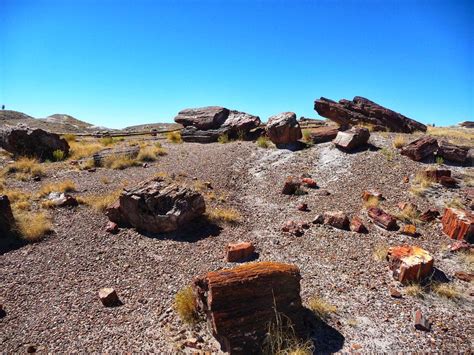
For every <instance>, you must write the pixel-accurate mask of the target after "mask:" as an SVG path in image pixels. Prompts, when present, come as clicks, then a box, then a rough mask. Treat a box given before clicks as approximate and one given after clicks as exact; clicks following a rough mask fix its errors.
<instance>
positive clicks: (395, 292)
mask: <svg viewBox="0 0 474 355" xmlns="http://www.w3.org/2000/svg"><path fill="white" fill-rule="evenodd" d="M390 296H392V297H393V298H402V294H401V293H400V291H398V290H397V289H396V288H395V287H390Z"/></svg>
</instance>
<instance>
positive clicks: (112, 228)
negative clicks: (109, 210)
mask: <svg viewBox="0 0 474 355" xmlns="http://www.w3.org/2000/svg"><path fill="white" fill-rule="evenodd" d="M105 231H106V232H107V233H111V234H117V233H118V232H119V227H118V225H117V223H115V222H111V221H109V222H108V223H107V226H106V227H105Z"/></svg>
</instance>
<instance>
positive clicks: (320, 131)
mask: <svg viewBox="0 0 474 355" xmlns="http://www.w3.org/2000/svg"><path fill="white" fill-rule="evenodd" d="M338 133H339V129H338V128H336V127H318V128H315V129H313V130H311V133H310V134H309V136H310V139H311V142H313V143H314V144H319V143H326V142H330V141H332V140H333V139H334V138H336V136H337V134H338Z"/></svg>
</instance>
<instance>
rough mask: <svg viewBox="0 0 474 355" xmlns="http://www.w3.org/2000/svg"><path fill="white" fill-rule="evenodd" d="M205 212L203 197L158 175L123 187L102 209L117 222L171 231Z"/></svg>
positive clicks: (156, 231)
mask: <svg viewBox="0 0 474 355" xmlns="http://www.w3.org/2000/svg"><path fill="white" fill-rule="evenodd" d="M205 211H206V205H205V202H204V197H203V196H202V195H201V194H200V193H198V192H196V191H194V190H192V189H190V188H187V187H185V186H180V185H177V184H168V183H167V182H165V181H164V180H162V179H160V178H155V179H152V180H150V181H145V182H143V183H141V184H139V185H138V186H136V187H133V188H131V189H124V191H123V192H122V194H121V195H120V198H119V200H118V202H117V203H115V204H114V205H112V206H111V207H109V208H108V209H107V211H106V215H107V217H109V220H111V221H112V222H115V223H117V224H119V225H127V224H129V225H131V226H133V227H135V228H137V229H139V230H143V231H148V232H152V233H163V232H171V231H174V230H176V229H178V228H180V227H182V226H184V225H185V224H186V223H188V222H190V221H191V220H193V219H195V218H196V217H199V216H201V215H202V214H203V213H204V212H205Z"/></svg>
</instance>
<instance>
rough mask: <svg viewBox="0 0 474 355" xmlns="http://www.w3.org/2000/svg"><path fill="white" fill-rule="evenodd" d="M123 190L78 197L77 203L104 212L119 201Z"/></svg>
mask: <svg viewBox="0 0 474 355" xmlns="http://www.w3.org/2000/svg"><path fill="white" fill-rule="evenodd" d="M121 193H122V189H118V190H115V191H112V192H109V193H106V194H102V195H88V196H78V197H77V202H79V203H80V204H83V205H87V206H90V207H92V208H93V209H95V210H96V211H98V212H103V211H105V210H106V209H107V207H109V206H110V205H112V204H113V203H114V202H116V201H117V200H118V198H119V197H120V194H121Z"/></svg>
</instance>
